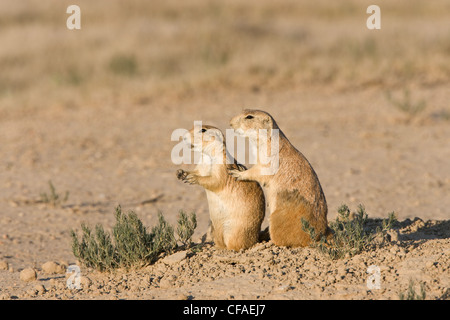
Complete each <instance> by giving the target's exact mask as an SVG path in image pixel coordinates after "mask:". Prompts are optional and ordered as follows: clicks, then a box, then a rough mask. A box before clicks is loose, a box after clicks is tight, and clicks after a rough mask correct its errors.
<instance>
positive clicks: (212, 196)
mask: <svg viewBox="0 0 450 320" xmlns="http://www.w3.org/2000/svg"><path fill="white" fill-rule="evenodd" d="M202 130H204V131H205V132H201V131H202ZM195 131H197V132H195ZM194 134H195V135H194ZM217 138H220V139H217ZM185 140H187V141H189V143H191V147H192V148H193V149H194V150H197V151H199V152H202V153H203V155H204V156H206V157H207V159H209V160H210V161H205V162H204V163H200V164H198V165H197V166H196V168H195V170H194V171H191V172H188V171H184V170H181V169H180V170H178V171H177V177H178V179H180V180H182V181H184V182H187V183H190V184H198V185H200V186H202V187H204V188H205V191H206V195H207V198H208V206H209V213H210V218H211V234H212V237H213V240H214V242H215V244H216V245H217V246H218V247H221V248H226V249H229V250H235V251H239V250H241V249H246V248H249V247H251V246H252V245H254V244H255V243H256V242H257V241H258V236H259V231H260V229H261V223H262V221H263V219H264V214H265V199H264V193H263V191H262V189H261V187H260V186H259V185H258V183H256V182H251V181H237V180H236V179H235V178H233V177H231V176H230V175H228V170H231V169H234V170H243V169H245V167H243V166H241V165H238V164H237V163H236V162H235V161H234V160H233V161H234V163H232V164H227V163H226V160H227V159H226V158H227V152H226V147H225V141H224V139H223V134H222V132H221V131H220V130H219V129H217V128H215V127H212V126H206V125H203V126H202V128H201V129H200V130H199V128H195V127H194V129H192V130H190V131H189V134H188V135H187V136H185ZM218 144H221V148H217V147H218Z"/></svg>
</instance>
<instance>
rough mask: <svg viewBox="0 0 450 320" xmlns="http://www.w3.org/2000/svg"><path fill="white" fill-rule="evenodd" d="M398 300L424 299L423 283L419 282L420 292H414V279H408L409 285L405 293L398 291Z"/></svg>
mask: <svg viewBox="0 0 450 320" xmlns="http://www.w3.org/2000/svg"><path fill="white" fill-rule="evenodd" d="M398 297H399V299H400V300H425V297H426V292H425V284H424V283H423V282H421V283H420V293H416V289H415V287H414V280H412V279H410V280H409V286H408V290H407V291H406V293H404V292H400V293H399V295H398Z"/></svg>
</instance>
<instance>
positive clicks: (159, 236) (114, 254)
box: [71, 206, 197, 271]
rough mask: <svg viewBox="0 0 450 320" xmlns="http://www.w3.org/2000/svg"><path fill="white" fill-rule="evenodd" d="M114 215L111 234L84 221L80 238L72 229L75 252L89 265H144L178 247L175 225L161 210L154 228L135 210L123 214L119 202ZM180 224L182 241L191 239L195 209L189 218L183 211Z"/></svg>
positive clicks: (109, 267) (105, 268)
mask: <svg viewBox="0 0 450 320" xmlns="http://www.w3.org/2000/svg"><path fill="white" fill-rule="evenodd" d="M115 218H116V224H115V225H114V227H113V229H112V235H111V234H109V233H107V232H105V231H104V229H103V227H102V225H100V224H98V225H96V226H95V231H94V232H92V230H91V229H90V228H89V227H87V226H86V225H85V224H82V225H81V231H82V234H81V239H79V238H78V235H77V233H76V232H75V231H74V230H72V231H71V236H72V252H73V254H74V255H75V257H77V258H78V259H79V260H80V261H81V262H82V263H83V264H85V265H86V266H88V267H92V268H96V269H98V270H100V271H105V270H111V269H114V268H121V267H124V268H130V267H142V266H144V265H147V264H151V263H153V262H155V261H156V260H157V258H158V257H159V256H160V254H161V253H164V252H166V253H171V252H173V250H175V249H176V248H177V239H176V238H175V235H174V229H173V227H172V226H171V225H170V224H169V223H167V221H166V220H165V219H164V216H163V215H162V213H159V214H158V223H157V225H156V226H154V227H153V228H152V231H151V232H148V231H147V228H146V227H145V226H144V225H143V223H142V221H141V220H139V218H138V217H137V215H136V214H135V213H134V212H132V211H130V212H129V213H128V214H124V213H122V210H121V207H120V206H118V207H117V208H116V213H115ZM194 222H195V223H194ZM178 225H179V226H180V225H181V226H183V232H181V233H180V232H179V233H178V236H179V241H180V242H182V243H184V244H186V243H190V241H191V237H192V235H193V233H194V229H195V227H196V226H197V224H196V217H195V213H192V214H191V217H190V219H188V218H187V216H186V215H182V214H181V213H180V216H179V219H178Z"/></svg>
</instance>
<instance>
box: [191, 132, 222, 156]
mask: <svg viewBox="0 0 450 320" xmlns="http://www.w3.org/2000/svg"><path fill="white" fill-rule="evenodd" d="M183 141H185V142H186V143H188V144H190V146H191V149H193V150H194V151H197V152H201V153H202V154H206V155H208V156H209V157H211V158H217V157H222V156H223V152H224V148H225V141H224V137H223V133H222V131H220V129H218V128H216V127H213V126H209V125H201V126H194V128H192V129H191V130H189V131H188V132H186V134H185V135H184V136H183Z"/></svg>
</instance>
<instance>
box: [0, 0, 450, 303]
mask: <svg viewBox="0 0 450 320" xmlns="http://www.w3.org/2000/svg"><path fill="white" fill-rule="evenodd" d="M127 3H128V2H127ZM282 3H283V5H278V6H276V5H274V4H273V3H272V2H271V1H261V2H260V5H259V6H256V5H251V4H242V3H241V2H236V1H230V2H229V4H227V5H225V4H222V3H221V2H219V4H220V5H217V4H216V5H213V4H212V2H208V1H200V0H198V1H192V2H190V4H189V5H188V4H184V5H181V4H180V5H175V3H174V2H172V1H167V2H165V3H164V4H161V5H160V6H157V7H156V8H152V7H146V8H145V10H143V9H140V7H139V6H140V4H139V2H137V1H130V2H129V5H127V6H125V7H122V5H121V4H120V2H119V1H111V5H110V7H109V8H108V10H109V11H108V10H106V9H105V10H106V11H102V10H103V9H104V8H101V7H97V6H96V5H95V4H89V3H88V2H82V1H80V6H81V8H82V10H84V11H83V12H84V16H83V17H84V20H83V22H82V23H83V24H82V29H81V30H79V31H74V32H79V33H78V34H75V33H70V32H69V31H67V29H65V19H66V17H67V15H66V13H65V8H66V7H65V5H63V4H58V6H59V7H58V6H56V7H50V6H47V5H42V6H35V5H36V2H35V1H23V2H20V4H19V3H17V4H14V5H7V4H5V3H2V4H1V6H2V10H0V11H1V12H2V14H1V15H0V18H1V19H0V26H1V27H0V42H1V43H2V44H4V45H2V46H1V49H0V64H1V68H2V73H1V75H0V154H1V158H0V269H1V270H0V298H2V299H17V298H19V299H122V298H124V299H398V298H399V293H401V292H406V291H407V288H408V284H409V282H410V280H411V279H412V280H414V283H415V287H416V291H417V292H419V291H420V290H419V286H420V284H424V288H425V291H426V298H427V299H448V297H449V291H448V290H449V286H450V283H449V282H450V277H449V275H450V267H449V265H450V261H449V256H450V224H449V223H450V209H449V208H450V197H449V194H450V165H449V160H448V159H450V144H449V137H450V106H449V101H450V80H449V79H450V67H449V66H450V46H449V44H448V39H449V38H450V33H449V30H450V28H449V26H450V24H449V23H450V19H448V12H450V11H449V10H448V9H449V7H448V2H445V1H441V2H439V1H438V2H436V3H437V5H433V6H431V5H428V4H424V2H417V3H416V2H414V3H415V5H409V2H405V1H403V2H402V1H400V2H398V3H399V4H385V6H384V7H382V10H384V11H383V12H384V14H383V17H385V18H384V19H385V20H383V25H382V30H381V33H378V34H374V33H369V32H371V31H368V30H367V28H365V19H366V17H367V15H366V13H365V9H366V8H367V6H368V5H365V4H360V2H358V1H349V5H346V6H344V7H338V6H336V5H332V7H328V2H323V1H317V5H316V6H313V5H308V4H307V3H306V2H305V3H302V5H299V6H297V5H295V4H294V3H293V2H289V1H286V2H282ZM407 3H408V5H407ZM206 4H207V5H206ZM67 5H68V4H67ZM184 6H186V7H184ZM87 9H89V10H87ZM58 12H62V16H61V17H60V16H59V15H58ZM108 13H109V15H108ZM360 13H361V14H360ZM147 14H148V15H149V17H147V16H146V15H147ZM126 17H133V19H127V18H126ZM419 17H420V18H419ZM91 18H92V20H89V19H91ZM94 18H95V19H94ZM267 21H270V23H268V22H267ZM60 24H62V27H61V28H59V27H58V26H59V25H60ZM80 35H81V36H80ZM149 39H151V41H150V40H149ZM199 43H201V44H202V45H199ZM77 50H78V51H77ZM205 61H206V62H205ZM297 70H298V72H297ZM407 92H409V93H410V96H409V97H408V95H407ZM420 106H422V108H419V109H420V110H419V111H418V112H417V113H415V112H414V108H415V107H420ZM243 108H260V109H263V110H266V111H268V112H269V113H271V114H272V115H273V116H274V118H275V119H276V120H277V122H278V124H279V126H280V128H281V129H282V130H283V131H284V133H285V134H286V136H287V137H288V138H289V139H290V141H291V142H292V143H293V144H294V145H295V146H296V147H297V148H298V149H299V150H300V151H301V152H302V153H303V154H304V155H305V156H306V157H307V158H308V160H309V161H310V162H311V164H312V165H313V167H314V169H315V170H316V172H317V174H318V176H319V179H320V181H321V184H322V187H323V189H324V192H325V195H326V198H327V202H328V206H329V220H332V219H334V218H335V217H336V209H337V207H338V206H339V205H341V204H343V203H345V204H347V205H349V207H350V208H351V209H353V210H355V209H356V207H357V205H358V204H360V203H362V204H364V206H365V208H366V210H367V212H368V214H369V217H370V218H385V217H387V214H388V213H389V212H392V211H394V212H395V213H396V215H397V217H398V219H399V221H400V225H399V226H398V227H397V229H396V230H397V231H398V235H397V237H395V236H394V237H392V238H391V240H390V241H385V242H384V243H381V244H379V245H378V246H377V247H376V248H375V249H374V250H370V251H368V252H364V253H362V254H360V255H356V256H355V257H352V258H344V259H340V260H337V261H333V260H330V259H328V258H327V257H326V256H324V255H322V254H321V253H319V252H318V251H317V250H316V249H313V248H297V249H287V248H280V247H276V246H274V245H272V244H271V242H263V243H260V244H257V245H255V246H254V247H253V248H251V249H249V250H247V251H244V252H237V253H236V252H225V251H222V250H219V249H216V248H215V247H214V246H212V245H211V244H206V245H204V246H202V247H196V248H195V249H189V250H187V251H186V252H182V253H178V254H177V256H175V257H172V259H166V260H160V261H158V262H157V263H156V264H154V265H151V266H148V267H146V268H143V269H140V270H134V271H125V270H119V271H116V272H114V273H111V274H109V273H99V272H96V271H93V270H89V269H87V268H84V267H81V275H82V289H81V290H71V289H68V288H67V286H66V277H67V276H66V275H65V273H59V274H49V273H46V272H44V270H43V268H42V265H43V264H44V263H45V262H47V261H56V262H58V263H60V264H62V265H66V266H67V265H69V264H75V263H76V259H75V258H74V256H73V254H72V252H71V239H70V230H71V229H75V230H77V229H79V228H80V224H81V223H82V222H86V223H87V224H89V225H91V226H94V225H95V224H97V223H101V224H103V225H104V226H105V227H106V228H110V227H111V226H112V225H113V223H114V215H113V213H114V208H115V206H116V205H118V204H120V205H121V206H122V209H123V210H124V211H127V210H133V211H135V212H136V213H137V214H138V216H139V218H141V219H142V221H143V222H144V224H145V225H147V226H152V225H154V224H155V223H156V221H157V214H158V212H159V211H161V212H162V213H163V214H164V215H165V217H166V219H167V220H168V221H169V222H171V223H174V222H175V221H176V216H177V214H178V211H179V210H181V209H182V210H185V211H187V212H191V211H195V212H196V214H197V219H198V227H197V229H196V232H195V235H194V238H195V239H199V238H200V237H201V236H202V235H203V234H204V233H205V232H206V231H207V229H208V222H209V217H208V207H207V202H206V196H205V193H204V191H203V190H202V189H201V188H200V187H196V186H189V185H185V184H183V183H180V182H179V181H178V180H177V179H176V177H175V171H176V170H177V169H179V168H180V167H182V166H176V165H174V164H173V163H172V161H171V157H170V155H171V150H172V148H173V147H174V146H175V144H176V143H177V141H171V133H172V132H173V130H175V129H177V128H186V129H189V128H191V127H192V126H193V122H194V120H201V121H203V123H207V124H211V125H215V126H218V127H219V128H222V129H223V130H225V129H226V128H228V127H229V126H228V121H229V119H230V118H231V117H232V116H233V115H235V114H237V113H239V112H240V111H241V110H242V109H243ZM402 108H403V109H402ZM183 166H186V167H189V165H183ZM49 181H51V182H52V184H53V185H54V186H55V188H56V191H55V192H56V193H57V194H60V195H61V197H63V196H64V195H65V193H66V191H67V192H69V193H68V198H67V201H65V202H62V203H60V204H57V205H56V206H52V205H50V204H46V203H43V201H42V194H43V193H47V194H50V189H49V184H48V182H49ZM265 226H267V219H266V221H265V222H264V224H263V227H265ZM370 265H376V266H378V267H379V268H380V276H381V283H380V289H369V288H368V287H367V279H368V278H369V276H370V274H368V273H367V269H368V267H369V266H370ZM29 267H33V268H35V269H36V271H37V275H38V277H37V279H36V280H35V281H31V282H25V281H22V280H20V271H21V270H22V269H25V268H29Z"/></svg>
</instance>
